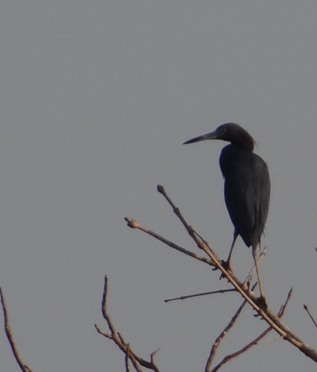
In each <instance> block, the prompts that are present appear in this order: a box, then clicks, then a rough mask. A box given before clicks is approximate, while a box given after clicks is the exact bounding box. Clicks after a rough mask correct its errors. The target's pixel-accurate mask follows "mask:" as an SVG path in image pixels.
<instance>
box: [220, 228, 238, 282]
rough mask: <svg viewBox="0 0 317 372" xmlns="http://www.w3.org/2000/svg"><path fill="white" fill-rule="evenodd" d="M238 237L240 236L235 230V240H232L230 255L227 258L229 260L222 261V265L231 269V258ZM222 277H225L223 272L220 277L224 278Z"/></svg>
mask: <svg viewBox="0 0 317 372" xmlns="http://www.w3.org/2000/svg"><path fill="white" fill-rule="evenodd" d="M237 237H238V234H237V233H236V231H234V233H233V241H232V244H231V247H230V252H229V256H228V258H227V261H222V262H221V264H222V266H223V267H224V268H225V269H226V270H230V271H231V266H230V260H231V255H232V250H233V247H234V244H235V242H236V240H237ZM222 278H224V275H223V274H221V275H220V278H219V279H222Z"/></svg>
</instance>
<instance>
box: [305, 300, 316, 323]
mask: <svg viewBox="0 0 317 372" xmlns="http://www.w3.org/2000/svg"><path fill="white" fill-rule="evenodd" d="M303 306H304V309H305V310H306V311H307V314H308V315H309V317H310V319H311V321H312V322H313V323H314V325H315V327H316V328H317V323H316V321H315V319H314V318H313V316H312V315H311V312H310V311H309V309H308V305H305V304H304V305H303Z"/></svg>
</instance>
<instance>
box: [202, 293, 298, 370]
mask: <svg viewBox="0 0 317 372" xmlns="http://www.w3.org/2000/svg"><path fill="white" fill-rule="evenodd" d="M292 292H293V288H291V289H290V291H289V292H288V294H287V297H286V301H285V303H284V305H282V306H281V308H280V310H279V312H278V314H277V316H278V318H281V317H282V316H283V315H284V312H285V309H286V306H287V304H288V302H289V300H290V299H291V296H292ZM242 305H243V304H242ZM242 305H241V306H242ZM239 309H240V308H239ZM239 309H238V311H239ZM271 330H272V327H268V328H267V329H266V330H265V331H263V332H262V333H261V334H260V335H259V336H258V337H256V338H255V339H254V340H253V341H251V342H249V343H248V344H247V345H245V346H244V347H243V348H241V349H240V350H237V351H236V352H234V353H232V354H229V355H227V356H226V357H224V358H223V359H222V361H221V362H220V363H218V364H217V365H216V366H215V367H214V368H213V369H212V370H211V371H210V372H217V371H218V370H219V369H220V368H221V367H222V366H223V365H224V364H226V363H228V362H229V361H230V360H231V359H233V358H236V357H237V356H239V355H241V354H243V353H245V352H246V351H247V350H249V349H250V348H251V347H252V346H255V345H257V344H258V342H259V341H260V340H261V339H263V338H264V337H265V336H266V335H267V334H268V333H269V332H270V331H271ZM207 365H208V361H207ZM207 365H206V369H205V371H206V372H209V369H207ZM210 365H211V364H210ZM210 365H209V366H210Z"/></svg>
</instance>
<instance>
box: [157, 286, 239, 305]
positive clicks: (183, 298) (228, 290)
mask: <svg viewBox="0 0 317 372" xmlns="http://www.w3.org/2000/svg"><path fill="white" fill-rule="evenodd" d="M226 292H236V290H235V289H233V288H229V289H218V290H217V291H210V292H203V293H195V294H192V295H186V296H181V297H174V298H169V299H167V300H164V302H171V301H176V300H187V298H192V297H200V296H207V295H211V294H216V293H226Z"/></svg>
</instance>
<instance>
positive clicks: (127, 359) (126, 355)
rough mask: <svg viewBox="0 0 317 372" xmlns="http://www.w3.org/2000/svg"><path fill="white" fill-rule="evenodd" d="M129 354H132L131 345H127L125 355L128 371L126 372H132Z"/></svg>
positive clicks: (126, 369)
mask: <svg viewBox="0 0 317 372" xmlns="http://www.w3.org/2000/svg"><path fill="white" fill-rule="evenodd" d="M129 353H130V345H129V344H128V345H127V352H126V353H125V358H124V362H125V371H126V372H130V365H129Z"/></svg>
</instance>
